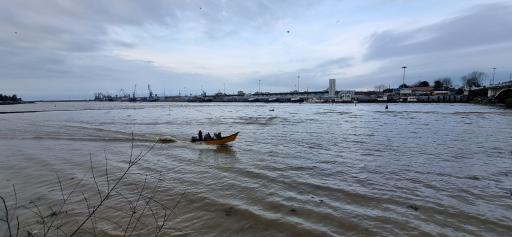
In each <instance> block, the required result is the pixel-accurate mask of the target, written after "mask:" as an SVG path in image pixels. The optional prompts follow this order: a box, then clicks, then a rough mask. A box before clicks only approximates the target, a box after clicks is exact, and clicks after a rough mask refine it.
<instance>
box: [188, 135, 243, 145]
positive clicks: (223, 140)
mask: <svg viewBox="0 0 512 237" xmlns="http://www.w3.org/2000/svg"><path fill="white" fill-rule="evenodd" d="M238 133H239V132H236V133H233V134H231V135H229V136H225V137H222V138H221V139H213V140H208V141H201V142H204V143H206V144H208V145H224V144H226V143H228V142H232V141H234V140H236V137H237V136H238ZM192 142H200V141H199V140H197V137H193V138H192Z"/></svg>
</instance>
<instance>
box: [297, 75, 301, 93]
mask: <svg viewBox="0 0 512 237" xmlns="http://www.w3.org/2000/svg"><path fill="white" fill-rule="evenodd" d="M299 91H300V75H298V76H297V92H299Z"/></svg>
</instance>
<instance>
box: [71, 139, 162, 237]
mask: <svg viewBox="0 0 512 237" xmlns="http://www.w3.org/2000/svg"><path fill="white" fill-rule="evenodd" d="M156 143H157V142H155V143H153V145H151V147H150V148H149V149H148V150H147V152H145V153H144V154H142V153H141V154H142V155H141V156H138V157H136V158H135V159H134V160H133V162H130V164H129V165H128V167H127V168H126V170H125V171H124V172H123V174H122V175H121V177H119V179H118V180H117V181H116V182H115V183H114V185H113V186H112V187H111V188H110V189H109V190H108V192H107V194H106V195H105V196H104V197H103V199H101V201H100V202H99V203H98V205H97V206H96V207H95V208H94V210H93V211H92V212H91V214H89V215H88V216H87V217H86V218H85V219H84V220H83V221H82V222H81V223H80V225H78V226H77V227H76V228H75V230H74V231H73V232H72V233H71V234H70V237H71V236H74V235H75V234H76V233H77V232H78V231H79V230H80V229H81V228H82V226H83V225H84V224H85V223H86V222H87V221H88V220H89V219H90V218H91V217H92V215H93V214H94V213H96V211H97V210H98V209H99V208H100V207H101V206H102V205H103V203H104V202H105V201H106V200H107V199H108V197H109V196H110V194H111V193H112V191H113V190H114V189H115V188H116V187H117V185H119V183H120V182H121V181H122V180H123V179H124V177H125V176H126V173H128V172H129V171H130V169H131V168H132V167H133V166H134V165H136V164H137V162H139V161H140V160H141V159H142V158H144V157H145V156H146V155H147V154H148V153H149V152H150V151H151V150H152V149H153V147H155V145H156Z"/></svg>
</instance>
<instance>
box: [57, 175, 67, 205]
mask: <svg viewBox="0 0 512 237" xmlns="http://www.w3.org/2000/svg"><path fill="white" fill-rule="evenodd" d="M55 175H56V176H57V180H58V181H59V186H60V194H61V195H62V201H64V200H65V198H64V189H63V188H62V182H61V181H60V177H59V174H57V173H56V174H55Z"/></svg>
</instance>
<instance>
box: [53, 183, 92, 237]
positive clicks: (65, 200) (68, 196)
mask: <svg viewBox="0 0 512 237" xmlns="http://www.w3.org/2000/svg"><path fill="white" fill-rule="evenodd" d="M83 180H84V178H82V179H80V181H79V182H78V183H77V184H76V185H75V186H74V187H73V189H72V190H71V192H69V193H68V195H67V196H66V198H65V199H64V200H63V202H62V205H61V206H60V208H59V210H58V211H57V213H58V214H60V213H61V212H62V210H63V209H64V207H65V206H66V203H67V202H68V200H69V198H70V197H71V195H72V194H73V193H74V192H75V190H76V189H77V188H78V186H79V185H80V184H81V183H82V181H83ZM61 192H62V194H64V191H63V190H61ZM56 220H57V218H56V217H54V218H53V219H52V221H51V222H50V224H49V225H48V229H47V230H46V231H45V233H46V234H45V235H44V236H46V235H47V233H48V232H50V229H51V228H52V227H53V224H54V223H55V221H56Z"/></svg>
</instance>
